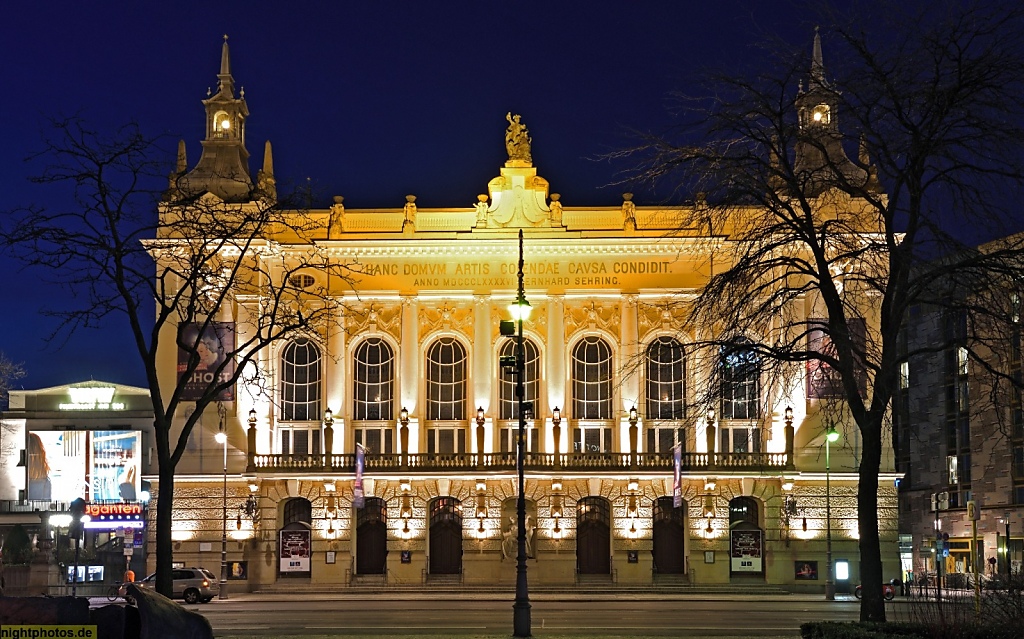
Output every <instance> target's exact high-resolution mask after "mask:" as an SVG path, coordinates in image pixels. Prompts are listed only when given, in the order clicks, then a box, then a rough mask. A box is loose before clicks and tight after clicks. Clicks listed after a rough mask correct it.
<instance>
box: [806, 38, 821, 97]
mask: <svg viewBox="0 0 1024 639" xmlns="http://www.w3.org/2000/svg"><path fill="white" fill-rule="evenodd" d="M824 85H825V64H824V62H822V57H821V34H820V33H818V27H814V49H813V51H812V53H811V78H810V80H808V82H807V88H808V89H809V90H813V89H816V88H818V87H821V86H824Z"/></svg>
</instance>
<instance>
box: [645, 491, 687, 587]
mask: <svg viewBox="0 0 1024 639" xmlns="http://www.w3.org/2000/svg"><path fill="white" fill-rule="evenodd" d="M685 512H686V503H685V502H684V503H683V505H682V506H681V507H679V508H673V507H672V497H659V498H658V501H656V502H654V548H653V549H652V550H651V554H653V555H654V572H655V573H657V574H659V575H681V574H685V573H686V549H685V547H684V542H685V540H686V537H685V534H686V533H685V531H686V528H685V526H684V523H683V513H685Z"/></svg>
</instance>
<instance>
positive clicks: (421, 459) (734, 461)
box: [0, 452, 789, 512]
mask: <svg viewBox="0 0 1024 639" xmlns="http://www.w3.org/2000/svg"><path fill="white" fill-rule="evenodd" d="M402 457H403V456H402V455H401V454H399V453H389V454H375V453H367V454H366V456H365V466H364V469H365V470H366V471H367V472H376V473H381V472H394V473H396V474H397V473H402V472H413V473H415V472H438V471H441V472H444V471H462V470H464V471H474V470H484V471H514V470H515V469H516V454H515V453H513V452H507V453H485V454H483V455H479V454H478V453H434V454H427V453H417V454H415V455H407V456H406V457H407V458H408V463H407V465H403V464H402ZM630 457H631V456H630V454H629V453H560V454H559V456H558V459H557V460H556V459H555V455H554V454H553V453H526V456H525V458H524V459H523V467H524V468H525V469H526V470H527V471H534V472H550V471H551V470H553V469H554V468H555V467H556V461H557V462H560V463H559V464H558V466H559V468H560V469H561V470H562V471H568V472H571V471H573V470H580V471H584V470H585V471H588V472H601V471H606V472H614V473H621V472H626V471H629V470H630ZM788 459H789V458H788V455H786V453H712V454H711V455H708V454H707V453H683V455H682V458H681V460H680V461H681V466H682V470H683V471H684V472H697V471H728V470H746V471H765V472H777V471H780V470H784V469H785V468H786V463H787V461H788ZM636 460H637V468H638V469H640V470H644V471H665V472H672V470H673V468H674V465H675V462H674V459H673V456H672V453H638V454H637V455H636ZM481 462H482V463H481ZM253 466H254V470H255V471H257V472H259V471H272V472H289V471H292V472H296V473H300V472H308V471H334V472H339V473H354V472H355V467H356V456H355V454H352V453H346V454H332V455H330V456H326V455H306V454H303V455H254V456H253ZM2 503H3V502H0V504H2ZM29 511H31V509H29ZM0 512H3V511H2V510H0Z"/></svg>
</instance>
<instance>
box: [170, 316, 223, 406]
mask: <svg viewBox="0 0 1024 639" xmlns="http://www.w3.org/2000/svg"><path fill="white" fill-rule="evenodd" d="M182 341H183V343H184V344H186V345H187V346H189V347H190V348H191V347H193V346H194V349H195V351H194V352H195V354H196V355H198V356H199V363H198V364H197V365H196V369H195V371H193V372H192V377H190V378H189V379H188V381H186V382H185V385H184V387H183V388H182V393H181V399H183V400H184V401H190V402H194V401H196V400H198V399H200V398H201V397H202V396H203V393H204V391H205V390H206V389H207V388H209V386H210V385H211V384H214V383H215V378H216V383H219V382H220V381H226V380H229V379H231V377H232V376H234V374H235V360H234V359H233V358H232V356H231V355H232V353H234V351H235V323H234V322H210V323H209V324H207V325H205V326H202V325H200V324H189V325H187V326H186V327H185V330H184V335H183V337H182ZM192 352H193V351H191V350H186V349H184V348H179V349H178V381H179V382H180V381H181V377H182V376H183V375H184V374H185V371H186V370H188V361H189V357H191V355H192ZM234 399H235V391H234V387H228V388H225V389H224V390H222V391H220V393H219V394H218V395H217V401H220V402H230V401H234Z"/></svg>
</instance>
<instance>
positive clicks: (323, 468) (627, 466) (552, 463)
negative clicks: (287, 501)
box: [246, 453, 792, 475]
mask: <svg viewBox="0 0 1024 639" xmlns="http://www.w3.org/2000/svg"><path fill="white" fill-rule="evenodd" d="M791 458H792V457H791V456H790V455H787V454H786V453H713V454H711V455H708V454H707V453H683V455H682V459H681V471H682V472H684V473H708V472H715V473H721V472H726V473H728V472H737V473H768V474H775V473H780V472H782V471H785V470H787V469H792V466H791V465H790V463H789V462H790V459H791ZM355 467H356V456H355V454H354V453H347V454H331V455H255V454H254V455H250V456H249V464H248V468H247V469H246V470H247V472H250V473H257V474H258V473H274V474H281V473H296V474H299V473H311V472H317V473H339V474H348V473H352V474H354V473H355ZM523 468H524V470H525V472H527V473H556V472H558V473H576V472H580V473H587V474H604V473H607V474H622V473H644V474H658V473H665V474H671V473H672V472H673V469H674V461H673V456H672V454H671V453H635V454H631V453H559V454H557V455H556V454H554V453H526V456H525V458H524V460H523ZM364 469H365V472H367V473H370V474H376V475H381V474H395V475H416V474H418V473H422V474H426V473H439V472H441V473H450V472H476V473H510V472H515V471H516V454H515V453H437V454H410V455H402V454H400V453H394V454H371V453H367V454H366V455H365V458H364Z"/></svg>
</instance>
